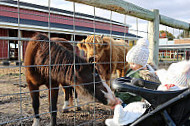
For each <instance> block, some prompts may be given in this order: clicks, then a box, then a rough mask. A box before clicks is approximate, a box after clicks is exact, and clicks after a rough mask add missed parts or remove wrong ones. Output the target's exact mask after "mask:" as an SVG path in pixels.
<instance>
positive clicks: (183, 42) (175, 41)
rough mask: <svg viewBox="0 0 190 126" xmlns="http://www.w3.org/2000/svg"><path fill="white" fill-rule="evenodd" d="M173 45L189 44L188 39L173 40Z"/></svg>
mask: <svg viewBox="0 0 190 126" xmlns="http://www.w3.org/2000/svg"><path fill="white" fill-rule="evenodd" d="M174 44H190V39H175V40H174Z"/></svg>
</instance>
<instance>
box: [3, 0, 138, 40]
mask: <svg viewBox="0 0 190 126" xmlns="http://www.w3.org/2000/svg"><path fill="white" fill-rule="evenodd" d="M19 5H20V8H21V9H30V10H32V11H35V12H37V11H40V12H41V11H42V12H44V13H46V14H47V12H48V9H49V8H48V7H46V6H41V5H36V4H32V3H26V2H19ZM1 6H8V7H14V8H17V1H14V0H3V1H0V7H1ZM6 9H7V8H6ZM0 11H2V10H0ZM3 11H5V10H3ZM8 11H9V10H8ZM51 12H54V13H53V14H57V15H58V16H59V14H61V15H62V16H67V17H69V16H70V17H72V16H73V12H72V11H67V10H62V9H57V8H51ZM13 15H18V14H17V13H15V12H14V14H10V15H7V14H4V15H3V13H0V27H4V28H13V27H14V28H15V27H18V18H17V17H16V16H13ZM75 15H76V20H77V19H81V20H84V22H82V23H83V25H80V24H79V25H78V24H76V25H75V30H76V31H75V32H76V34H93V33H94V28H93V26H92V25H91V26H90V25H89V26H88V25H86V24H84V23H85V20H86V21H91V22H93V20H94V16H93V15H88V14H83V13H78V12H76V13H75ZM29 16H30V15H26V16H23V17H21V18H20V20H19V21H20V24H21V25H20V28H21V29H23V30H34V31H47V30H48V23H47V20H46V21H44V20H38V19H37V18H35V19H34V18H31V17H29ZM27 17H28V18H27ZM95 20H96V23H98V22H99V24H105V25H107V26H99V28H98V27H96V29H95V32H96V33H98V34H107V35H109V34H110V25H109V24H110V23H112V24H113V26H112V31H111V33H112V35H113V36H116V37H123V36H126V37H128V38H132V39H137V38H139V37H140V36H136V35H134V34H131V33H128V32H124V28H128V27H129V25H125V24H123V23H120V22H116V21H113V20H109V19H106V18H102V17H97V16H95ZM50 26H51V31H52V32H56V33H57V32H67V33H68V32H70V33H72V32H73V25H72V24H71V23H70V24H69V23H63V21H62V22H61V23H60V21H54V22H51V23H50ZM97 26H98V25H97ZM106 27H107V28H106Z"/></svg>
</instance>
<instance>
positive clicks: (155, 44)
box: [148, 9, 160, 65]
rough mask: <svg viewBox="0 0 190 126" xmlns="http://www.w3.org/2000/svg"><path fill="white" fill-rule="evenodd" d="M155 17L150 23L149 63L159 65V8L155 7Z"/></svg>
mask: <svg viewBox="0 0 190 126" xmlns="http://www.w3.org/2000/svg"><path fill="white" fill-rule="evenodd" d="M153 12H154V19H153V21H149V23H148V33H149V34H148V40H149V43H150V44H149V51H150V54H149V59H148V62H149V63H154V64H155V65H158V52H159V24H160V18H159V10H157V9H154V10H153Z"/></svg>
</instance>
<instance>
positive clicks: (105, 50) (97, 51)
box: [77, 35, 129, 81]
mask: <svg viewBox="0 0 190 126" xmlns="http://www.w3.org/2000/svg"><path fill="white" fill-rule="evenodd" d="M77 46H78V47H79V49H81V50H84V51H85V53H86V54H87V60H88V61H89V62H93V61H95V62H96V63H97V69H98V71H99V73H100V75H101V76H102V78H103V79H105V80H107V81H109V80H110V79H111V78H110V75H111V74H113V73H114V72H115V71H117V74H118V76H119V77H121V76H124V75H125V73H126V71H127V69H128V68H129V66H128V63H127V62H126V61H125V56H126V54H127V52H128V45H127V43H126V42H125V41H124V40H114V39H113V38H110V37H106V36H100V35H95V36H94V35H91V36H88V37H87V38H86V39H85V40H82V41H81V43H78V44H77ZM94 57H95V59H94ZM110 58H111V59H110ZM110 61H111V67H110Z"/></svg>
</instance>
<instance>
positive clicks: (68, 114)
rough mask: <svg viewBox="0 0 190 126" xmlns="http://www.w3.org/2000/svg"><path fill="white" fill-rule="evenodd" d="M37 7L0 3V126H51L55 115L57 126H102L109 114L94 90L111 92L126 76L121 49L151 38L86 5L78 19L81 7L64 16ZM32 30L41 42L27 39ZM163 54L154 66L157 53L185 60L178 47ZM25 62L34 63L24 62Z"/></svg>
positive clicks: (135, 24) (143, 24) (143, 28)
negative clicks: (115, 82)
mask: <svg viewBox="0 0 190 126" xmlns="http://www.w3.org/2000/svg"><path fill="white" fill-rule="evenodd" d="M43 2H44V3H45V4H46V6H42V5H37V4H38V1H34V3H27V2H25V1H22V0H17V1H12V0H10V1H1V2H0V12H1V14H0V16H1V18H2V22H1V26H2V28H1V29H0V33H1V37H0V46H1V48H0V59H1V61H2V65H0V89H1V91H0V125H8V126H9V125H10V126H11V125H32V123H33V120H35V119H36V118H37V119H38V117H39V116H40V118H41V119H40V122H41V125H44V126H45V125H48V124H49V123H50V121H52V120H56V119H55V118H54V115H55V113H56V112H57V124H58V125H69V126H70V125H105V124H104V121H105V119H106V118H109V117H112V115H113V110H112V109H110V107H108V106H106V105H103V104H102V103H105V104H106V100H107V99H106V98H105V95H103V94H104V93H103V92H102V90H103V89H104V90H105V87H102V86H98V85H104V84H103V83H107V84H108V86H110V83H112V81H113V80H114V79H115V78H117V77H121V76H124V75H125V73H126V70H127V69H126V68H127V67H126V66H127V62H126V59H125V56H126V53H127V51H128V50H129V49H130V48H131V47H132V46H133V45H135V44H136V41H137V40H138V39H139V38H142V37H144V38H148V36H153V33H150V32H149V31H148V21H146V20H142V19H139V18H135V17H131V16H128V15H123V14H119V13H116V12H113V11H108V10H102V9H99V8H96V7H92V6H87V5H86V7H87V8H88V9H87V10H85V9H83V12H84V13H80V12H77V10H80V9H81V7H83V6H82V5H81V4H77V3H72V2H68V3H67V4H65V5H62V6H64V7H65V8H69V9H70V11H68V10H64V9H57V8H56V6H55V5H54V1H52V0H46V1H43ZM60 3H61V2H60ZM52 5H54V6H52ZM57 6H58V5H57ZM64 7H63V8H64ZM84 10H85V11H84ZM87 11H90V12H89V13H90V14H89V13H88V12H87ZM102 11H104V12H105V15H103V16H104V17H102V15H101V12H102ZM85 13H87V14H85ZM118 17H119V19H117V20H119V21H115V20H116V19H115V18H118ZM130 24H132V26H131V25H130ZM163 27H165V28H167V26H163ZM160 28H161V26H160ZM166 31H168V29H166V30H165V32H166ZM175 31H176V30H173V33H175ZM37 32H38V33H45V35H44V34H43V35H44V36H43V37H44V38H45V39H42V38H41V39H34V38H33V39H32V40H31V37H32V36H34V35H36V34H37ZM179 32H180V31H179ZM179 34H180V33H179ZM102 35H104V36H102ZM96 37H98V39H97V38H96ZM104 37H107V39H108V40H106V41H105V40H103V38H104ZM165 37H166V38H167V34H166V36H165ZM60 38H61V39H60ZM63 38H64V39H63ZM120 39H122V40H120ZM29 41H32V42H33V46H31V48H29V49H28V50H30V49H31V50H32V48H33V47H35V48H36V50H39V51H36V53H33V54H32V55H26V53H25V52H26V50H27V46H28V44H29V43H31V42H29ZM98 41H99V42H98ZM35 44H36V45H35ZM80 47H81V48H80ZM164 51H165V49H164ZM65 52H67V53H68V54H65ZM169 52H170V54H169V55H168V54H167V53H168V51H167V49H166V51H165V52H161V51H160V53H159V56H160V57H159V58H160V61H163V60H164V59H163V55H164V56H165V57H164V58H168V56H170V57H169V58H170V59H172V61H176V58H177V59H180V58H182V57H183V56H186V55H184V53H185V52H184V50H183V51H181V50H180V49H178V50H177V52H176V49H171V50H169ZM176 53H177V54H176ZM27 54H29V53H27ZM119 55H122V56H121V57H119ZM179 55H183V56H182V57H179ZM176 56H177V57H176ZM28 57H29V58H28ZM26 59H27V61H28V62H32V63H31V64H26V62H24V61H26ZM32 60H34V61H32ZM67 69H71V70H70V71H68V70H67ZM26 70H27V71H29V74H28V73H26ZM30 70H33V71H34V72H33V73H32V72H30ZM122 70H123V71H122ZM63 71H65V72H63ZM118 71H119V72H118ZM30 74H32V75H31V76H30ZM27 77H28V78H27ZM89 77H91V78H90V79H88V78H89ZM31 78H35V79H36V80H35V82H32V79H31ZM44 78H45V79H44ZM35 84H36V85H35ZM29 89H30V90H29ZM107 92H108V91H107ZM48 93H49V95H48ZM56 93H58V100H57V104H56V95H55V94H56ZM69 93H70V94H69ZM39 94H40V95H39ZM87 94H88V95H87ZM33 95H37V96H38V95H39V101H40V106H39V113H38V112H37V111H38V110H37V109H36V110H35V106H36V108H38V104H37V103H38V100H36V99H38V98H37V97H34V96H33ZM97 101H99V102H97ZM55 104H56V105H57V108H56V107H55ZM33 109H34V110H33ZM34 111H35V114H36V115H35V114H34ZM50 115H52V116H50ZM34 122H35V121H34ZM52 122H53V123H54V121H52ZM52 125H53V124H52Z"/></svg>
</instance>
